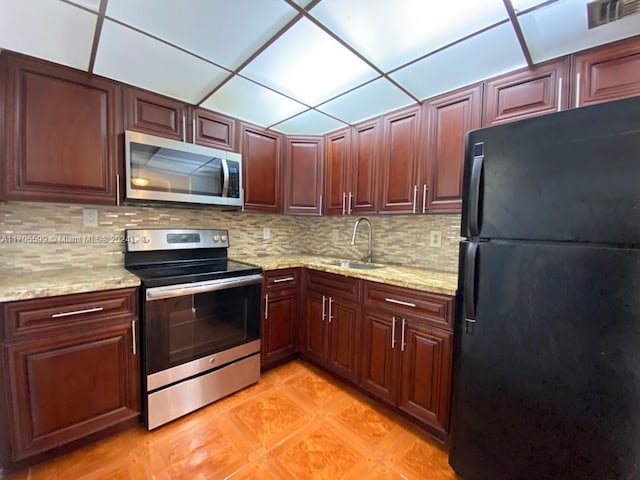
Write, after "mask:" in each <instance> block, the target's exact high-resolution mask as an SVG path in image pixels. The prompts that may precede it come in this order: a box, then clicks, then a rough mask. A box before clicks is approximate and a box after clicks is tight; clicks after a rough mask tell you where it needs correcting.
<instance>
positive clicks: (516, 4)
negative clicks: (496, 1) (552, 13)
mask: <svg viewBox="0 0 640 480" xmlns="http://www.w3.org/2000/svg"><path fill="white" fill-rule="evenodd" d="M555 1H556V2H557V1H559V0H555ZM560 1H562V0H560ZM547 2H549V0H511V5H513V9H514V10H515V11H516V12H523V11H525V10H527V9H529V8H533V7H537V6H538V5H542V4H543V3H547Z"/></svg>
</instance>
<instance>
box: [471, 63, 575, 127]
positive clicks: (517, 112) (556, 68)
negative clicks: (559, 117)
mask: <svg viewBox="0 0 640 480" xmlns="http://www.w3.org/2000/svg"><path fill="white" fill-rule="evenodd" d="M569 65H570V62H569V57H565V58H562V59H560V60H556V61H553V62H548V63H544V64H541V65H537V66H535V67H533V68H523V69H521V70H517V71H515V72H510V73H507V74H506V75H501V76H499V77H496V78H493V79H491V80H488V81H486V82H485V92H484V106H483V109H482V110H483V115H482V126H483V127H488V126H491V125H498V124H501V123H506V122H512V121H515V120H522V119H524V118H529V117H536V116H538V115H546V114H547V113H553V112H556V111H560V110H566V109H567V108H568V107H569V83H570V82H569V81H570V78H569Z"/></svg>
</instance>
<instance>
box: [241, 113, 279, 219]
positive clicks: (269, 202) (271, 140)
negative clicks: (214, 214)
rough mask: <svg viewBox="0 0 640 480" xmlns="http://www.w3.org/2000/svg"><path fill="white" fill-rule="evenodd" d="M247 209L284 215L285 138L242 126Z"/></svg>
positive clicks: (245, 202) (245, 206) (273, 133)
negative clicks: (283, 166)
mask: <svg viewBox="0 0 640 480" xmlns="http://www.w3.org/2000/svg"><path fill="white" fill-rule="evenodd" d="M241 137H242V142H241V143H242V152H241V153H242V167H243V183H244V209H245V211H248V212H268V213H282V193H281V192H282V190H281V185H282V168H281V166H282V161H281V160H282V159H281V148H282V147H281V145H282V136H281V135H279V134H277V133H275V132H268V131H266V130H262V129H260V128H257V127H252V126H249V125H243V126H242V133H241Z"/></svg>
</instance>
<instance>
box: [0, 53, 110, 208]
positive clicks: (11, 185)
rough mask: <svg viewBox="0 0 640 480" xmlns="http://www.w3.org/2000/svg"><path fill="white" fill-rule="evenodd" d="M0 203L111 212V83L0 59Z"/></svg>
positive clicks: (31, 61)
mask: <svg viewBox="0 0 640 480" xmlns="http://www.w3.org/2000/svg"><path fill="white" fill-rule="evenodd" d="M0 72H1V73H0V76H1V77H3V78H4V81H2V82H0V84H1V85H2V86H1V87H0V88H3V92H2V95H3V97H4V101H3V102H2V105H3V106H2V108H3V112H2V115H3V117H4V119H3V121H2V125H3V130H4V132H3V134H4V141H3V142H2V143H3V148H2V157H3V158H2V160H1V161H2V163H3V167H2V170H3V171H4V172H3V175H2V176H3V179H2V189H3V192H2V198H4V199H5V200H28V201H40V202H44V201H46V202H66V203H83V204H105V205H115V204H116V203H117V192H118V188H117V183H118V180H117V178H118V177H117V175H118V172H119V170H118V169H119V158H120V153H119V152H120V150H121V146H120V144H119V142H118V134H119V133H120V132H121V129H122V123H121V101H120V87H119V85H118V84H117V83H115V82H112V81H109V80H106V79H103V78H100V77H96V76H93V75H89V74H87V73H85V72H80V71H78V70H74V69H71V68H67V67H63V66H60V65H56V64H53V63H50V62H45V61H42V60H38V59H35V58H31V57H27V56H23V55H18V54H14V53H11V52H3V53H2V55H1V56H0Z"/></svg>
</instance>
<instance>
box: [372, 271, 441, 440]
mask: <svg viewBox="0 0 640 480" xmlns="http://www.w3.org/2000/svg"><path fill="white" fill-rule="evenodd" d="M363 295H364V313H363V316H364V335H363V347H362V358H361V365H362V366H361V377H360V386H361V387H362V388H363V389H364V390H366V391H367V392H369V393H371V394H372V395H374V396H375V397H377V398H379V399H380V400H383V401H384V402H386V403H389V404H391V405H393V406H396V407H397V408H398V409H400V410H401V411H403V412H404V413H406V414H407V415H410V416H411V417H413V418H415V419H417V420H418V421H420V422H421V423H422V424H423V425H425V427H426V428H428V429H429V430H430V431H431V432H432V433H433V434H434V435H436V436H438V437H439V438H445V437H446V435H447V432H448V428H449V424H448V421H449V408H450V392H451V365H452V355H453V353H452V347H453V298H452V297H449V296H445V295H436V294H431V293H426V292H420V291H416V290H411V289H406V288H402V287H395V286H390V285H384V284H379V283H373V282H364V294H363Z"/></svg>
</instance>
